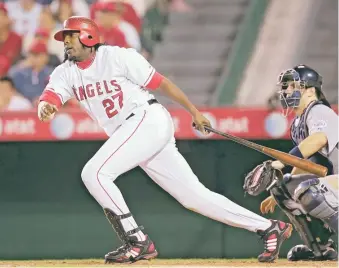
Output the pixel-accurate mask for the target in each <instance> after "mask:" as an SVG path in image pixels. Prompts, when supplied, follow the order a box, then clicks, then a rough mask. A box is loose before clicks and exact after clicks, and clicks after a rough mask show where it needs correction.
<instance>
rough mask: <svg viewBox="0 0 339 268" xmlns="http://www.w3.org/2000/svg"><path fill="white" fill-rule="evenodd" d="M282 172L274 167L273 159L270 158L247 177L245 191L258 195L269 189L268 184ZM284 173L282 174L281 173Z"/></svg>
mask: <svg viewBox="0 0 339 268" xmlns="http://www.w3.org/2000/svg"><path fill="white" fill-rule="evenodd" d="M276 172H280V173H281V171H280V170H277V169H275V168H273V167H272V161H271V160H268V161H265V162H264V163H262V164H260V165H258V166H256V167H255V168H254V169H253V170H252V171H251V172H250V173H248V174H247V176H246V178H245V183H244V186H243V189H244V191H245V193H248V194H250V195H253V196H257V195H259V194H261V193H262V192H264V191H265V190H267V188H268V186H269V185H270V184H271V183H272V181H273V180H275V179H276V176H277V175H278V174H277V173H276ZM281 175H282V174H281Z"/></svg>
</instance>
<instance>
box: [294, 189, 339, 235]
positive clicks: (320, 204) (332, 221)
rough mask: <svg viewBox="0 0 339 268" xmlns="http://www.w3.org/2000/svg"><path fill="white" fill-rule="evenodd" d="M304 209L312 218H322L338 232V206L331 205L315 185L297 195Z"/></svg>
mask: <svg viewBox="0 0 339 268" xmlns="http://www.w3.org/2000/svg"><path fill="white" fill-rule="evenodd" d="M299 202H300V204H301V205H302V206H303V208H304V210H305V211H306V212H307V213H308V214H309V215H311V216H312V217H314V218H317V219H320V220H323V221H324V222H325V223H327V224H328V225H329V226H330V227H331V229H332V230H333V231H335V232H336V233H338V208H335V207H332V206H331V205H330V204H329V203H328V202H327V200H326V198H325V196H324V194H323V193H321V192H320V190H319V189H318V188H317V187H310V188H309V189H307V190H306V191H305V192H304V193H303V194H302V195H300V196H299Z"/></svg>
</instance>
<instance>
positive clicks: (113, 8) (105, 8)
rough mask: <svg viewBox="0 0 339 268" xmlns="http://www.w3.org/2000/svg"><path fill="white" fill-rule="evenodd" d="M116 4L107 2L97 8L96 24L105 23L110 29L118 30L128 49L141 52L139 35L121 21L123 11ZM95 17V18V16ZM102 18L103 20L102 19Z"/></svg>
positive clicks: (130, 26)
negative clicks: (122, 35)
mask: <svg viewBox="0 0 339 268" xmlns="http://www.w3.org/2000/svg"><path fill="white" fill-rule="evenodd" d="M120 8H121V5H119V4H117V3H112V2H107V3H101V4H100V5H98V6H97V12H98V13H96V15H98V16H99V21H98V23H99V24H101V21H105V25H111V27H112V29H114V28H117V29H119V30H120V31H121V32H122V33H123V34H124V35H125V40H126V42H127V46H128V47H132V48H134V49H136V50H137V51H139V52H140V51H141V42H140V35H139V33H138V32H137V30H136V28H135V27H134V26H132V25H131V24H130V23H128V22H126V21H125V20H124V19H123V13H122V12H123V10H121V9H120ZM96 15H95V16H96ZM102 17H104V19H102Z"/></svg>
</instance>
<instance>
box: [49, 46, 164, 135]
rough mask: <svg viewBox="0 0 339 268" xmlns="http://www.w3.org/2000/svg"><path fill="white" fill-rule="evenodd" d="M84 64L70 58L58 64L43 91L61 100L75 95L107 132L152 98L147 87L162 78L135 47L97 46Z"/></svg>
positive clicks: (63, 100)
mask: <svg viewBox="0 0 339 268" xmlns="http://www.w3.org/2000/svg"><path fill="white" fill-rule="evenodd" d="M87 65H88V66H86V67H85V68H84V66H82V65H81V64H79V63H75V62H73V61H66V62H65V63H63V64H61V65H59V66H58V67H57V68H56V69H55V70H54V71H53V73H52V74H51V76H50V80H49V83H48V85H47V86H46V89H45V91H49V92H48V93H51V92H54V93H56V94H57V96H58V98H59V100H60V102H61V104H64V103H65V102H66V101H67V100H69V99H70V98H73V97H75V98H76V99H77V100H78V101H79V102H80V104H81V106H82V107H83V108H84V109H85V110H86V111H87V113H88V114H89V115H90V116H91V117H92V118H93V120H95V121H97V123H98V124H99V126H101V127H102V128H103V129H104V130H105V132H106V133H107V135H109V136H110V135H111V134H112V133H113V132H114V131H115V130H116V128H117V127H118V126H119V125H121V123H122V122H123V121H124V120H125V119H126V118H127V117H128V116H129V115H130V114H131V113H132V111H133V110H135V109H136V108H138V107H141V106H142V105H145V104H146V103H147V100H149V99H152V98H154V97H153V95H152V94H150V93H149V92H148V91H147V90H146V87H147V88H152V87H154V85H155V84H156V87H157V86H158V85H159V79H160V81H161V75H159V74H158V73H156V71H155V69H154V68H153V67H152V66H151V65H150V63H149V62H148V61H147V60H146V59H145V58H144V57H143V56H141V55H140V54H139V53H138V52H136V51H135V50H134V49H126V48H120V47H116V46H114V47H113V46H106V45H104V46H100V47H99V49H98V51H97V52H96V54H95V55H94V57H93V58H92V59H91V61H90V62H88V63H87ZM155 80H157V81H158V82H156V83H154V81H155ZM47 101H48V100H47Z"/></svg>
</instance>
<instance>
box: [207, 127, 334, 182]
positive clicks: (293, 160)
mask: <svg viewBox="0 0 339 268" xmlns="http://www.w3.org/2000/svg"><path fill="white" fill-rule="evenodd" d="M205 129H206V130H207V131H209V132H213V133H215V134H218V135H220V136H223V137H225V138H228V139H229V140H231V141H234V142H236V143H239V144H241V145H244V146H246V147H248V148H251V149H253V150H256V151H258V152H260V153H263V154H265V155H268V156H270V157H273V158H275V159H277V160H279V161H280V162H282V163H285V164H287V165H290V166H294V167H297V168H300V169H302V170H304V171H307V172H309V173H312V174H314V175H317V176H319V177H325V176H326V175H327V172H328V170H327V168H326V167H324V166H321V165H318V164H316V163H313V162H311V161H309V160H307V159H302V158H299V157H296V156H294V155H291V154H288V153H284V152H281V151H278V150H275V149H272V148H268V147H266V146H262V145H259V144H257V143H254V142H251V141H248V140H245V139H242V138H239V137H236V136H233V135H231V134H228V133H224V132H221V131H219V130H216V129H214V128H212V127H208V126H205Z"/></svg>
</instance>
